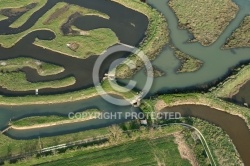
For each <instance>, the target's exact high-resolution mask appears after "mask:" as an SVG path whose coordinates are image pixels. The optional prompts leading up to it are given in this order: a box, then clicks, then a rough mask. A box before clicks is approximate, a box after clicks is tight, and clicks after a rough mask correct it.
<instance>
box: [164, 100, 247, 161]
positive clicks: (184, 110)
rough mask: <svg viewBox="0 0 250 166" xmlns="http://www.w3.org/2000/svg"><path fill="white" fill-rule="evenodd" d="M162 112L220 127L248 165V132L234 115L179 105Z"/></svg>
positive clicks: (241, 120) (202, 107) (241, 121)
mask: <svg viewBox="0 0 250 166" xmlns="http://www.w3.org/2000/svg"><path fill="white" fill-rule="evenodd" d="M162 111H164V112H165V111H167V112H180V113H181V115H182V116H183V117H189V116H191V117H197V118H200V119H203V120H206V121H208V122H210V123H213V124H215V125H217V126H219V127H221V128H222V129H223V130H224V131H225V132H226V133H227V134H228V135H229V137H230V138H231V139H232V141H233V144H234V145H235V146H236V149H237V151H238V152H239V154H240V157H241V158H242V160H243V162H244V164H245V165H250V157H249V155H250V131H249V128H248V126H247V124H246V123H245V121H244V120H243V119H242V118H240V117H239V116H236V115H231V114H228V113H226V112H223V111H220V110H217V109H213V108H210V107H208V106H202V105H192V104H190V105H180V106H175V107H170V108H165V109H163V110H162Z"/></svg>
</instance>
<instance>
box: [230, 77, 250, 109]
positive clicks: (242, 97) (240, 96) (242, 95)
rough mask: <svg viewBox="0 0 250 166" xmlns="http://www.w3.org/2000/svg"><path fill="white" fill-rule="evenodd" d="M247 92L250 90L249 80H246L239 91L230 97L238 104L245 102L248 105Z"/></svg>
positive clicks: (248, 95)
mask: <svg viewBox="0 0 250 166" xmlns="http://www.w3.org/2000/svg"><path fill="white" fill-rule="evenodd" d="M249 92H250V81H248V82H247V83H246V84H244V85H243V86H242V87H241V88H240V90H239V92H238V93H237V94H235V95H234V96H233V97H232V100H233V101H234V102H237V103H240V104H245V103H246V104H248V106H250V94H249Z"/></svg>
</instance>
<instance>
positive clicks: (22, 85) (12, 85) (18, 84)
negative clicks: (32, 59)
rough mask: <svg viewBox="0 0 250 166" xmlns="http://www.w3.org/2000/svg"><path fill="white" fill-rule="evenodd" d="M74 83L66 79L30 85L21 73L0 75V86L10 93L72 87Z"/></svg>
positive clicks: (72, 79) (73, 79)
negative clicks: (10, 91)
mask: <svg viewBox="0 0 250 166" xmlns="http://www.w3.org/2000/svg"><path fill="white" fill-rule="evenodd" d="M75 81H76V80H75V78H74V77H67V78H64V79H61V80H55V81H48V82H36V83H31V82H29V81H27V79H26V75H25V73H23V72H11V73H0V86H1V87H3V88H6V89H9V90H12V91H27V90H35V89H42V88H60V87H65V86H69V85H73V84H74V83H75ZM34 93H35V92H34Z"/></svg>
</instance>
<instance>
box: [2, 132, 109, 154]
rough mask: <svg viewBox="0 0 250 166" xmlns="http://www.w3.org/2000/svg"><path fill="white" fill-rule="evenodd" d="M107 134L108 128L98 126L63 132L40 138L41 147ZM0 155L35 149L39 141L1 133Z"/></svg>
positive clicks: (37, 147) (38, 147)
mask: <svg viewBox="0 0 250 166" xmlns="http://www.w3.org/2000/svg"><path fill="white" fill-rule="evenodd" d="M106 134H109V130H108V128H100V129H96V130H88V131H84V132H78V133H72V134H65V135H60V136H53V137H44V138H40V141H41V145H42V147H43V148H46V147H50V146H54V145H58V144H63V143H68V142H72V141H77V140H83V139H87V138H92V137H96V136H100V135H106ZM0 149H1V150H0V157H3V156H8V155H17V154H22V153H24V152H29V151H35V150H39V149H40V143H39V140H38V139H32V140H14V139H11V138H9V137H7V136H5V135H3V134H0Z"/></svg>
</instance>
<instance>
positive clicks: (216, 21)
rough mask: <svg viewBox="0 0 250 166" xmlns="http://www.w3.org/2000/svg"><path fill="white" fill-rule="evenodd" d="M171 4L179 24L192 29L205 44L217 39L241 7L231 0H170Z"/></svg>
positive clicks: (197, 38)
mask: <svg viewBox="0 0 250 166" xmlns="http://www.w3.org/2000/svg"><path fill="white" fill-rule="evenodd" d="M169 5H170V7H171V8H172V9H173V10H174V12H175V14H176V16H177V17H178V19H179V26H180V27H181V28H185V29H188V30H189V31H191V32H192V34H193V35H194V37H195V40H196V41H198V42H200V43H201V44H202V45H205V46H208V45H210V44H212V43H213V42H215V41H216V40H217V38H218V37H219V36H220V34H221V33H222V32H223V31H224V29H225V28H226V26H227V25H228V24H229V22H230V21H231V20H232V19H233V18H234V17H235V16H236V13H237V11H238V9H239V8H238V6H237V5H236V4H235V3H233V2H232V1H231V0H219V1H216V0H207V1H204V0H190V1H186V0H170V1H169Z"/></svg>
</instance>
